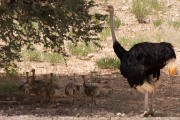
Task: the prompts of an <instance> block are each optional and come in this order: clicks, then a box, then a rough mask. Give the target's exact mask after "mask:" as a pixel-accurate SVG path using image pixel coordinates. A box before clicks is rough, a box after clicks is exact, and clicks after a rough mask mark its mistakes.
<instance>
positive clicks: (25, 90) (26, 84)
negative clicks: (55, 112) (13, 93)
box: [19, 72, 30, 95]
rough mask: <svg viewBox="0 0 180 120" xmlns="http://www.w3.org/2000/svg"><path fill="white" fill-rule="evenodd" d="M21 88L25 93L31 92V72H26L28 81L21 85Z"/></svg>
mask: <svg viewBox="0 0 180 120" xmlns="http://www.w3.org/2000/svg"><path fill="white" fill-rule="evenodd" d="M19 90H20V91H23V93H25V94H26V95H27V94H30V85H29V72H26V82H25V83H23V84H21V85H20V86H19Z"/></svg>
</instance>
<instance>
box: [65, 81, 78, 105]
mask: <svg viewBox="0 0 180 120" xmlns="http://www.w3.org/2000/svg"><path fill="white" fill-rule="evenodd" d="M79 91H80V86H79V85H76V84H74V83H69V84H67V85H66V88H65V94H66V95H67V96H69V97H70V98H72V102H71V103H72V104H74V101H75V98H76V97H77V93H78V92H79Z"/></svg>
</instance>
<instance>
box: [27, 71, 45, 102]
mask: <svg viewBox="0 0 180 120" xmlns="http://www.w3.org/2000/svg"><path fill="white" fill-rule="evenodd" d="M31 72H32V79H31V80H30V83H29V84H30V87H31V93H32V94H35V95H36V96H39V97H40V101H42V100H43V97H44V96H45V95H46V84H45V82H44V81H43V80H35V69H32V70H31Z"/></svg>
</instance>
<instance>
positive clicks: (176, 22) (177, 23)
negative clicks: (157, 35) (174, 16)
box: [169, 21, 180, 29]
mask: <svg viewBox="0 0 180 120" xmlns="http://www.w3.org/2000/svg"><path fill="white" fill-rule="evenodd" d="M169 24H170V25H171V26H173V27H174V28H175V29H179V28H180V21H172V22H169Z"/></svg>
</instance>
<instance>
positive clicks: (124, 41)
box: [119, 36, 148, 48]
mask: <svg viewBox="0 0 180 120" xmlns="http://www.w3.org/2000/svg"><path fill="white" fill-rule="evenodd" d="M147 41H148V38H146V37H142V36H140V37H138V38H135V39H130V38H128V37H122V38H120V41H119V42H120V43H121V44H122V45H123V46H126V47H129V48H131V47H133V46H134V45H135V44H138V43H142V42H147Z"/></svg>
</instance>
